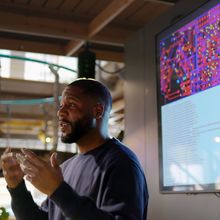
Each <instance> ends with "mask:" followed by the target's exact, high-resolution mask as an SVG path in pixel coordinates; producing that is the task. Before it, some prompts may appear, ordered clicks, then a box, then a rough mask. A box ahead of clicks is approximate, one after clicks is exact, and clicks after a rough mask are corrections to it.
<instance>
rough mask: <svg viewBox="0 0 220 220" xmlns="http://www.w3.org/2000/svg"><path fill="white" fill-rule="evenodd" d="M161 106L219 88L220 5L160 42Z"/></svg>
mask: <svg viewBox="0 0 220 220" xmlns="http://www.w3.org/2000/svg"><path fill="white" fill-rule="evenodd" d="M159 52H160V55H159V61H160V93H161V104H162V105H164V104H167V103H170V102H172V101H175V100H178V99H180V98H183V97H186V96H190V95H193V94H195V93H198V92H200V91H204V90H206V89H209V88H212V87H214V86H217V85H220V4H218V5H216V6H215V7H213V8H211V9H210V10H209V11H207V12H206V13H204V14H202V15H201V16H199V17H197V18H196V19H194V20H193V21H191V22H190V23H188V24H187V25H185V26H183V27H182V28H180V29H179V30H177V31H175V32H173V33H171V34H168V35H167V36H166V37H164V38H163V39H161V40H160V41H159Z"/></svg>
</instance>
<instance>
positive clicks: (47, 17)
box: [0, 0, 177, 139]
mask: <svg viewBox="0 0 220 220" xmlns="http://www.w3.org/2000/svg"><path fill="white" fill-rule="evenodd" d="M176 2H177V0H1V1H0V19H1V22H0V49H8V50H16V51H26V52H37V53H47V54H56V55H64V56H78V53H79V52H81V51H82V50H83V46H84V45H85V43H89V45H90V49H91V50H92V51H93V52H95V54H96V58H97V59H100V60H107V61H113V62H122V63H123V61H124V45H125V42H126V40H127V39H128V38H129V37H131V36H132V34H134V33H135V32H136V31H138V30H139V29H140V28H142V27H144V25H146V24H147V23H148V22H151V21H152V20H153V19H155V18H156V17H158V16H159V15H160V14H162V13H164V12H165V11H166V10H168V9H170V8H171V7H173V6H174V5H175V3H176ZM110 63H112V62H110ZM107 65H108V64H107ZM110 66H111V64H110ZM118 78H120V77H117V76H116V75H111V76H110V75H107V74H106V75H105V73H103V74H102V81H104V82H105V83H106V84H107V85H108V86H109V87H111V88H110V90H111V92H112V95H113V110H112V113H111V118H110V123H111V129H112V130H113V132H117V130H119V129H118V128H120V129H121V130H123V126H124V100H123V89H122V86H123V83H121V81H120V80H118ZM60 86H64V85H60ZM51 96H53V85H52V84H51V85H49V84H43V83H39V82H38V83H37V82H31V81H29V82H28V81H24V80H23V81H21V80H16V79H6V78H5V79H3V78H2V79H1V81H0V100H10V99H14V100H18V99H37V98H46V97H51ZM42 106H43V105H38V106H34V105H33V106H32V105H30V106H24V105H23V106H22V105H21V106H18V105H11V106H9V107H8V106H7V105H0V138H24V139H25V138H38V137H39V134H41V132H42V130H43V131H45V126H46V125H47V126H48V129H47V130H48V131H47V133H51V132H52V127H53V125H52V120H53V110H51V109H50V108H52V106H51V105H49V106H48V105H47V106H43V108H46V112H47V114H46V115H45V112H44V111H45V109H43V108H42ZM46 116H47V120H48V123H45V117H46Z"/></svg>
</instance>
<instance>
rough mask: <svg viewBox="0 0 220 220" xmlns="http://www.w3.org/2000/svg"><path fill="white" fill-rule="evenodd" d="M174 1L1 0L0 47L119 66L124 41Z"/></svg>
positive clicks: (121, 60) (174, 0) (121, 59)
mask: <svg viewBox="0 0 220 220" xmlns="http://www.w3.org/2000/svg"><path fill="white" fill-rule="evenodd" d="M176 2H177V0H1V1H0V19H1V21H2V22H1V23H0V48H2V49H9V50H21V51H30V52H38V53H48V54H57V55H65V56H66V55H67V56H77V55H78V53H79V52H80V51H81V50H82V48H83V45H84V44H85V42H89V43H90V47H91V49H92V50H93V51H94V52H95V53H96V57H97V59H101V60H110V61H117V62H123V57H124V56H123V55H124V44H125V42H126V40H127V39H128V38H129V37H130V36H131V35H132V34H133V33H135V32H136V31H137V30H139V29H140V28H142V27H143V26H144V25H145V24H147V23H148V22H150V21H152V20H153V19H155V18H156V17H158V16H159V15H160V14H162V13H163V12H165V11H166V10H168V9H169V8H171V7H172V6H173V5H174V4H175V3H176Z"/></svg>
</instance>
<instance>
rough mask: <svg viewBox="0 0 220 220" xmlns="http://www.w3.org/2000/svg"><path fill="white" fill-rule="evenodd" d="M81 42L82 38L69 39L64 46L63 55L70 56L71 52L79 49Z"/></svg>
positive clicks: (82, 42)
mask: <svg viewBox="0 0 220 220" xmlns="http://www.w3.org/2000/svg"><path fill="white" fill-rule="evenodd" d="M83 44H84V41H82V40H71V41H70V42H69V43H68V44H67V45H66V47H65V51H66V53H65V55H67V56H71V55H72V54H75V52H76V51H77V50H79V49H80V47H82V45H83Z"/></svg>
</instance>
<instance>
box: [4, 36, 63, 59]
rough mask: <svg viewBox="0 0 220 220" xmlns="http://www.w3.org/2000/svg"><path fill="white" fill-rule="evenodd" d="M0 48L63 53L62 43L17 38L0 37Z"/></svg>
mask: <svg viewBox="0 0 220 220" xmlns="http://www.w3.org/2000/svg"><path fill="white" fill-rule="evenodd" d="M0 48H1V49H6V50H18V51H26V52H35V53H46V54H55V55H64V54H65V52H64V47H63V45H59V44H57V43H56V44H55V43H44V42H36V41H28V40H17V39H9V38H3V37H0Z"/></svg>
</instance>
